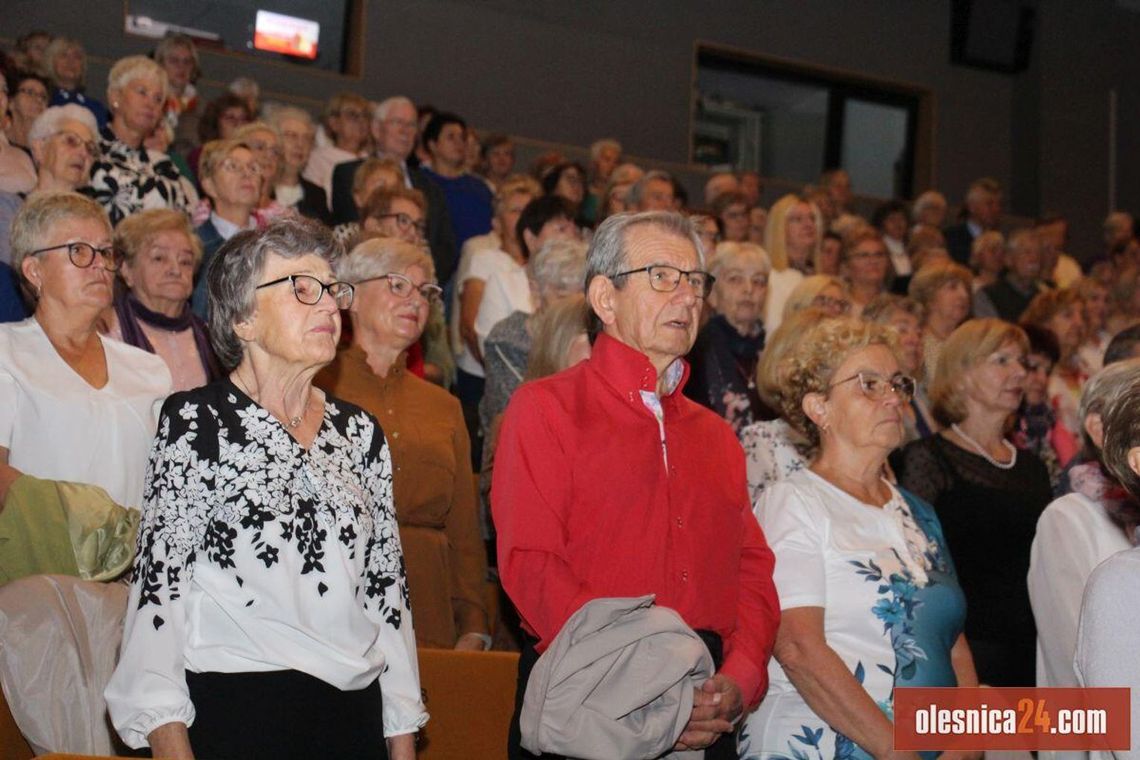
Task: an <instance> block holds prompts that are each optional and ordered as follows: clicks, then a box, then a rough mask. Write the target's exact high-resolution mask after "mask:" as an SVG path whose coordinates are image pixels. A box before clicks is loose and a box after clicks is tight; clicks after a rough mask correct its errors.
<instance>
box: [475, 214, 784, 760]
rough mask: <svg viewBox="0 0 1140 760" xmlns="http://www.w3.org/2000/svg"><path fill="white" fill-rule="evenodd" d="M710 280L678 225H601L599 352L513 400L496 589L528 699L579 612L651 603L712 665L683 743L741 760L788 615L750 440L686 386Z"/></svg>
mask: <svg viewBox="0 0 1140 760" xmlns="http://www.w3.org/2000/svg"><path fill="white" fill-rule="evenodd" d="M703 270H704V256H703V253H702V251H701V247H700V243H699V239H698V238H697V236H696V233H695V230H694V229H693V227H692V225H691V223H690V222H689V221H688V220H687V219H685V218H684V217H682V216H680V215H678V214H673V213H669V212H647V213H641V214H619V215H616V216H614V217H611V218H610V219H607V220H606V221H605V223H603V224H602V225H601V226H600V227H599V228H598V230H597V232H596V233H595V235H594V239H593V242H592V244H591V246H590V250H589V253H588V261H587V272H586V283H587V286H586V290H587V299H588V301H589V304H590V306H591V308H592V310H593V312H594V318H595V319H596V320H597V324H598V327H599V333H598V336H597V340H596V342H595V345H594V349H593V355H592V356H591V358H590V359H589V360H587V361H585V362H582V363H581V364H579V365H577V366H576V367H574V368H572V369H569V370H567V371H565V372H562V373H559V374H557V375H554V376H552V377H548V378H545V379H543V380H539V381H536V382H533V383H528V384H526V385H524V386H522V387H521V388H519V390H518V391H516V392H515V395H514V398H513V399H512V401H511V404H510V406H509V407H508V408H507V412H506V415H505V417H504V421H503V425H502V429H501V432H500V438H499V444H498V448H497V450H496V456H495V474H494V482H493V487H492V496H491V502H492V510H493V514H494V519H495V525H496V528H497V530H498V536H499V543H498V554H499V570H500V575H501V578H502V582H503V586H504V588H505V589H506V591H507V593H508V594H509V595H510V597H511V599H512V601H513V602H514V603H515V606H516V607H517V608H518V611H519V615H520V618H521V620H522V623H523V627H524V628H525V629H526V631H527V632H528V633H529V634H532V635H533V637H534V639H536V640H537V641H528V642H526V644H527V646H525V647H524V652H523V654H522V658H521V659H520V663H519V689H518V696H517V702H518V705H519V706H521V704H522V699H523V694H524V691H525V688H526V684H527V677H528V676H529V672H530V668H531V667H532V666H533V663H534V661H535V659H537V654H536V653H537V652H541V651H543V650H544V649H545V647H546V646H547V645H548V644H549V643H550V642H551V640H553V639H554V637H555V636H556V635H557V634H558V631H559V630H560V629H561V628H562V625H563V624H564V623H565V622H566V621H567V619H569V618H570V616H571V615H572V614H573V613H574V612H575V611H576V610H577V609H578V608H579V607H581V606H582V605H583V604H584V603H586V602H587V601H589V600H591V599H595V598H601V597H633V596H640V595H643V594H648V593H652V594H656V596H657V604H659V605H662V606H665V607H670V608H672V609H674V610H676V611H677V612H678V613H679V614H680V615H681V617H682V618H683V619H684V620H685V622H686V623H688V625H689V626H690V627H692V628H693V629H694V630H696V631H697V632H698V633H700V634H701V636H702V638H703V639H704V640H705V642H706V644H709V645H710V646H709V648H710V651H711V653H712V654H713V658H714V661H715V662H716V663H717V666H718V671H717V673H716V675H714V676H713V677H712V678H711V679H709V681H707V682H706V683H705V684H704V685H703V686H702V687H701V688H700V689H698V690H697V694H696V699H695V702H694V707H693V712H692V716H691V719H690V721H689V724H688V725H687V726H686V729H685V731H684V732H683V733H682V735H681V737H680V740H679V741H678V747H677V748H678V749H699V748H706V747H707V748H708V750H707V752H706V757H708V758H710V760H711V759H712V758H715V757H722V756H723V757H732V758H735V757H736V752H735V747H734V746H733V744H732V742H733V736H732V730H733V724H734V723H735V721H736V719H737V718H738V717H739V716H740V715H741V713H742V712H743V711H744V710H746V709H749V708H751V707H753V706H755V705H756V704H758V703H759V701H760V698H761V697H762V696H763V695H764V691H765V690H766V688H767V682H768V677H767V665H768V659H769V657H770V655H771V653H772V645H773V642H774V640H775V635H776V629H777V627H778V625H779V618H780V613H779V602H778V600H777V597H776V591H775V587H774V586H773V583H772V567H773V562H774V560H773V555H772V552H771V550H769V548H768V545H767V543H766V542H765V540H764V536H763V534H762V533H761V531H760V526H759V525H758V524H757V522H756V519H755V517H754V516H753V514H752V510H751V505H750V504H749V501H748V489H747V484H746V479H745V473H744V455H743V452H742V449H741V447H740V444H739V443H738V442H737V440H736V437H735V436H734V435H733V433H732V430H731V429H730V428H729V427H728V425H727V424H726V423H725V422H724V421H723V420H722V419H720V418H719V417H717V416H716V415H715V414H713V413H712V412H710V411H708V410H707V409H705V408H703V407H701V406H699V405H697V404H696V403H694V402H692V401H690V400H689V399H687V398H685V397H684V396H683V395H682V393H681V388H682V386H683V385H684V383H685V380H686V379H687V377H688V374H689V368H688V365H687V364H686V363H685V361H684V360H683V359H681V357H683V356H684V355H685V354H687V353H688V351H689V349H690V347H691V346H692V344H693V341H694V340H695V338H696V335H697V330H698V326H699V317H700V311H701V305H702V303H703V300H704V298H705V297H706V296H707V295H708V293H709V290H710V288H711V285H712V277H711V276H710V275H709V274H708V273H707V272H705V271H703ZM720 655H723V657H720ZM517 716H518V711H517V709H516V720H515V723H514V724H513V725H512V735H511V748H510V753H511V754H510V757H512V758H526V757H534V756H533V755H530V754H529V753H527V752H526V751H525V750H523V749H521V748H520V747H519V744H518V732H517ZM710 745H711V746H710ZM721 752H724V753H725V754H723V755H721ZM543 757H546V756H545V755H544V756H543Z"/></svg>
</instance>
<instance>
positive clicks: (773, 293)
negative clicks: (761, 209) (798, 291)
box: [764, 195, 823, 330]
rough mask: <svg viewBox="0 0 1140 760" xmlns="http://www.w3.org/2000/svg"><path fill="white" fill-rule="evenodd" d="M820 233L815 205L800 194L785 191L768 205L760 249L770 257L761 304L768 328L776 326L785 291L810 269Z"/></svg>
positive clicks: (817, 247) (821, 230)
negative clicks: (764, 295)
mask: <svg viewBox="0 0 1140 760" xmlns="http://www.w3.org/2000/svg"><path fill="white" fill-rule="evenodd" d="M822 233H823V219H822V217H821V216H820V213H819V209H818V208H816V206H815V204H814V203H812V202H811V201H809V200H808V199H807V198H805V197H803V196H800V195H785V196H784V197H783V198H781V199H780V200H778V201H776V202H775V203H774V204H773V205H772V208H770V209H768V223H767V225H765V227H764V250H766V251H767V252H768V256H769V257H770V258H771V259H772V272H771V274H769V276H768V300H767V302H766V304H765V308H764V325H765V326H766V327H767V328H768V330H775V329H776V328H777V327H779V326H780V320H781V319H783V316H784V302H785V301H786V300H787V299H788V294H789V293H791V292H792V289H793V288H795V287H796V285H798V284H799V282H800V280H802V279H803V278H804V275H805V274H807V273H808V272H810V271H811V267H812V263H813V262H814V261H815V257H816V252H817V251H818V250H819V241H820V235H822Z"/></svg>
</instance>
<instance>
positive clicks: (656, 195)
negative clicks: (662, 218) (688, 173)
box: [625, 169, 674, 211]
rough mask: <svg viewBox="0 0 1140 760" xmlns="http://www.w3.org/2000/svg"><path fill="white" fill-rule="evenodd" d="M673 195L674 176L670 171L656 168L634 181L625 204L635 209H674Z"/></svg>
mask: <svg viewBox="0 0 1140 760" xmlns="http://www.w3.org/2000/svg"><path fill="white" fill-rule="evenodd" d="M673 197H674V196H673V178H672V177H671V176H669V173H668V172H663V171H660V170H658V169H654V170H653V171H648V172H646V173H645V174H643V175H641V179H639V180H637V182H634V183H633V186H632V187H630V188H629V194H628V195H626V197H625V205H626V208H629V209H633V210H634V211H672V210H673Z"/></svg>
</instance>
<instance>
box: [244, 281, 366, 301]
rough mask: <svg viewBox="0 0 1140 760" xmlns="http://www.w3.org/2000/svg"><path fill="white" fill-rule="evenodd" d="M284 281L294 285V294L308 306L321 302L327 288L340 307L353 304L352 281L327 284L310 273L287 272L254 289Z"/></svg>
mask: <svg viewBox="0 0 1140 760" xmlns="http://www.w3.org/2000/svg"><path fill="white" fill-rule="evenodd" d="M283 282H288V283H290V284H291V285H292V286H293V295H294V296H296V297H297V300H298V301H300V302H301V303H303V304H305V305H306V306H316V305H317V304H318V303H320V302H321V298H322V297H323V296H324V294H325V291H326V290H327V291H328V292H329V295H330V296H332V299H333V301H334V302H335V303H336V307H337V308H338V309H347V308H348V307H350V306H352V295H353V292H354V291H355V288H354V287H353V286H352V283H348V282H330V283H327V284H326V283H323V282H321V281H320V280H318V279H317V278H316V277H313V276H312V275H310V274H287V275H285V276H284V277H278V278H277V279H276V280H270V281H269V282H263V283H262V284H260V285H258V286H257V287H255V288H254V290H261V289H262V288H268V287H269V286H271V285H280V284H281V283H283Z"/></svg>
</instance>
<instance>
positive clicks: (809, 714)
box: [739, 470, 966, 760]
mask: <svg viewBox="0 0 1140 760" xmlns="http://www.w3.org/2000/svg"><path fill="white" fill-rule="evenodd" d="M888 486H889V487H890V489H891V499H890V501H888V502H887V503H886V504H885V505H883V507H882V508H877V507H873V506H870V505H867V504H864V503H862V502H860V501H858V500H856V499H855V498H854V497H852V496H850V495H849V494H847V493H846V492H844V491H842V490H840V489H839V488H836V487H835V486H833V485H832V484H831V483H829V482H828V481H826V480H824V479H823V478H821V477H820V476H818V475H816V474H815V473H813V472H812V471H810V470H801V471H800V472H796V473H794V474H792V475H790V476H789V477H788V478H786V479H785V480H782V481H779V482H777V483H774V484H772V485H771V486H770V487H769V488H768V489H767V490H765V491H764V493H763V495H762V496H761V497H760V500H759V501H758V502H757V505H756V512H757V517H758V518H759V520H760V525H761V526H762V527H763V528H764V533H765V535H766V536H767V538H768V543H769V544H770V545H771V547H772V550H773V551H774V552H775V554H776V570H775V573H774V579H775V582H776V589H777V591H778V592H779V595H780V608H781V609H783V610H787V609H792V608H794V607H822V608H823V609H824V635H825V637H826V639H827V644H828V646H830V647H831V648H832V649H833V650H834V651H835V652H836V654H838V655H839V657H840V658H841V659H842V660H843V661H844V662H845V663H846V664H847V666H848V668H850V670H851V673H852V675H853V676H854V677H855V679H856V680H857V681H858V682H859V683H861V684H862V685H863V688H864V689H866V690H867V693H868V694H870V695H871V698H872V699H874V700H875V702H876V704H878V705H879V708H880V709H881V710H882V711H883V712H884V713H885V714H886V715H887V717H888V718H893V693H894V687H895V686H896V685H899V686H903V685H905V686H955V685H956V681H955V678H954V671H953V668H952V666H951V662H950V649H951V648H952V647H953V645H954V642H955V641H956V640H957V638H958V636H959V634H960V633H961V631H962V626H963V623H964V622H965V614H966V605H965V598H964V597H963V595H962V592H961V589H960V588H959V587H958V582H957V577H956V575H955V573H954V568H953V564H952V563H951V561H950V555H949V552H948V551H947V549H946V546H945V543H944V541H943V538H942V531H941V527H940V526H939V524H938V520H937V518H936V517H935V516H934V511H933V510H932V509H931V508H930V507H929V505H927V504H925V503H923V502H922V501H920V500H919V499H917V498H915V497H913V496H910V495H909V494H907V495H904V494H903V493H901V492H900V491H898V490H897V489H896V488H894V487H893V486H890V485H889V484H888ZM768 675H769V678H770V681H771V685H770V687H769V690H768V695H767V696H766V697H765V699H764V701H763V702H762V703H761V704H760V708H759V709H758V710H757V711H756V712H754V713H753V714H752V715H750V716H749V717H748V719H747V720H746V722H745V725H744V727H743V728H742V729H741V733H740V739H739V742H740V744H739V750H740V756H741V757H742V758H760V757H764V758H773V757H775V758H788V760H832V759H835V760H846V759H847V758H866V757H869V755H868V754H867V753H866V752H864V751H863V750H862V749H861V748H860V747H858V746H857V745H856V744H854V742H852V741H851V740H850V739H848V738H847V737H846V736H844V735H843V734H841V733H839V732H838V731H836V730H834V729H833V728H831V727H830V726H828V725H827V723H826V722H825V721H824V720H823V719H822V718H820V717H819V716H817V715H816V714H815V713H814V712H813V711H812V709H811V708H810V707H809V706H808V705H807V703H806V702H805V701H804V699H803V697H801V696H800V694H799V693H798V692H797V691H796V688H795V686H793V685H792V683H791V681H789V680H788V677H787V675H786V674H785V673H784V670H783V668H781V667H780V665H779V663H777V662H776V660H775V659H772V660H771V662H770V664H769V667H768Z"/></svg>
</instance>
